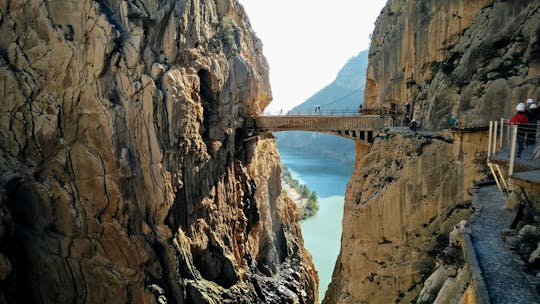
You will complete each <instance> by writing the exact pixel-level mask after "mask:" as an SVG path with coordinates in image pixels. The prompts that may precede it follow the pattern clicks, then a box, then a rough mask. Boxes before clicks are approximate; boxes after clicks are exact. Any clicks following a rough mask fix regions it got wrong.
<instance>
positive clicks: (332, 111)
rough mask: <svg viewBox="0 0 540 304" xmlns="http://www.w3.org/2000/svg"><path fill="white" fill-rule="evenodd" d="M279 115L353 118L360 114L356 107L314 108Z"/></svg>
mask: <svg viewBox="0 0 540 304" xmlns="http://www.w3.org/2000/svg"><path fill="white" fill-rule="evenodd" d="M280 115H286V116H298V115H319V116H354V115H361V113H360V111H359V108H358V107H335V108H328V107H323V108H320V109H318V108H317V109H316V108H314V109H312V110H298V111H288V112H287V113H283V114H280Z"/></svg>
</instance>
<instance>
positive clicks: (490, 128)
mask: <svg viewBox="0 0 540 304" xmlns="http://www.w3.org/2000/svg"><path fill="white" fill-rule="evenodd" d="M492 134H493V121H490V122H489V138H488V151H487V152H488V155H487V156H488V158H489V157H490V156H491V138H492V136H491V135H492Z"/></svg>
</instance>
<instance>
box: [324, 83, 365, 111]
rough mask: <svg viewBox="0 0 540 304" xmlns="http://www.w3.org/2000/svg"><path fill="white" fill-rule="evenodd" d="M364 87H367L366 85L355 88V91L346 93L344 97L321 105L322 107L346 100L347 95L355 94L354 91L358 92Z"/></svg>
mask: <svg viewBox="0 0 540 304" xmlns="http://www.w3.org/2000/svg"><path fill="white" fill-rule="evenodd" d="M364 88H365V86H363V87H360V88H357V89H355V90H354V91H351V92H350V93H348V94H347V95H345V96H342V97H340V98H338V99H336V100H334V101H331V102H329V103H326V104H323V105H321V107H326V106H329V105H332V104H335V103H338V102H340V101H342V100H344V99H345V98H347V97H349V96H351V95H353V94H354V93H356V92H358V91H360V90H362V89H364Z"/></svg>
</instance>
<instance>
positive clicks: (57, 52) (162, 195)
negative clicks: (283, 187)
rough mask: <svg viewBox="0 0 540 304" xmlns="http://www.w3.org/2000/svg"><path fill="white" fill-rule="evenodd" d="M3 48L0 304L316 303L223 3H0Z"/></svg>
mask: <svg viewBox="0 0 540 304" xmlns="http://www.w3.org/2000/svg"><path fill="white" fill-rule="evenodd" d="M0 37H2V39H0V79H1V84H0V97H1V98H2V107H1V109H0V172H1V179H0V186H1V187H2V189H3V192H2V195H1V197H0V211H1V212H0V228H1V229H0V234H1V244H0V251H1V252H2V256H0V257H1V260H2V265H3V266H2V269H1V270H2V271H1V273H2V276H1V278H0V279H1V280H3V283H2V285H1V287H2V293H1V297H2V301H7V302H19V303H23V302H28V303H30V302H32V303H40V302H42V303H70V302H77V303H79V302H80V303H105V302H118V303H127V302H131V303H155V302H160V303H164V302H170V303H257V302H264V303H286V302H287V303H312V302H314V301H316V294H317V291H316V275H315V273H314V269H313V266H312V264H311V261H310V258H309V256H308V254H307V253H306V252H305V250H304V249H303V243H302V239H301V234H300V230H299V226H298V224H297V218H296V216H295V215H294V206H293V205H292V203H291V202H290V201H286V200H284V199H282V198H280V197H279V194H280V181H279V174H280V168H279V157H278V154H277V150H276V147H275V145H274V143H273V140H271V139H261V140H259V141H245V140H244V139H245V134H244V132H243V129H242V117H244V116H246V115H248V114H256V113H260V112H261V111H262V109H264V108H265V107H266V105H267V104H268V103H269V101H270V98H271V93H270V89H269V82H268V67H267V64H266V61H265V59H264V57H263V56H262V52H261V49H262V45H261V43H260V41H259V40H258V39H257V38H256V37H255V34H254V32H253V31H252V30H251V27H250V25H249V21H248V19H247V17H246V15H245V13H244V11H243V8H242V7H241V6H240V5H239V4H238V3H237V2H236V1H234V0H216V1H205V0H202V1H195V0H181V1H177V0H174V1H173V0H162V1H146V0H135V1H121V0H95V1H40V0H30V1H0Z"/></svg>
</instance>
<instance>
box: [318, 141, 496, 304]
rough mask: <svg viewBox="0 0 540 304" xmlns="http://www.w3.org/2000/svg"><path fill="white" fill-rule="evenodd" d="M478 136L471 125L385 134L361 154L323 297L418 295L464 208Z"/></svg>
mask: <svg viewBox="0 0 540 304" xmlns="http://www.w3.org/2000/svg"><path fill="white" fill-rule="evenodd" d="M478 143H479V144H480V145H478ZM482 143H484V144H485V143H487V141H486V140H485V139H484V136H482V135H478V134H474V133H470V134H449V133H442V134H439V135H437V136H435V137H424V136H419V135H414V134H408V135H407V134H387V135H386V136H382V137H380V138H378V139H377V140H376V142H375V144H374V146H373V147H372V148H371V150H370V151H369V153H368V154H367V155H366V156H365V157H359V159H358V163H357V165H356V170H355V172H354V173H353V176H352V177H351V181H350V182H349V186H348V189H347V192H346V195H345V209H344V219H343V235H342V246H341V251H340V254H339V256H338V260H337V262H336V267H335V269H334V274H333V278H332V283H331V285H330V287H329V289H328V291H327V293H326V296H325V299H324V301H323V303H394V301H398V302H403V303H410V302H411V301H412V300H413V299H414V298H415V297H416V296H417V294H418V293H419V291H420V289H421V288H422V287H421V285H418V284H419V283H421V282H422V281H423V280H424V279H425V278H426V277H427V276H428V275H429V274H430V272H431V270H432V269H433V259H434V256H433V252H434V251H435V250H436V249H439V248H440V249H442V248H444V246H446V244H447V243H448V240H447V237H446V236H447V235H448V233H449V232H450V231H451V230H452V229H453V225H455V223H457V222H459V221H460V220H462V219H465V218H467V217H468V216H470V210H469V208H468V207H469V205H470V194H469V187H470V186H471V185H472V182H473V180H474V179H476V178H479V177H480V176H482V172H481V167H479V166H478V165H477V164H476V162H475V158H476V157H477V156H480V155H482V154H481V153H480V151H481V148H482V146H481V144H482ZM439 236H440V237H439Z"/></svg>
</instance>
